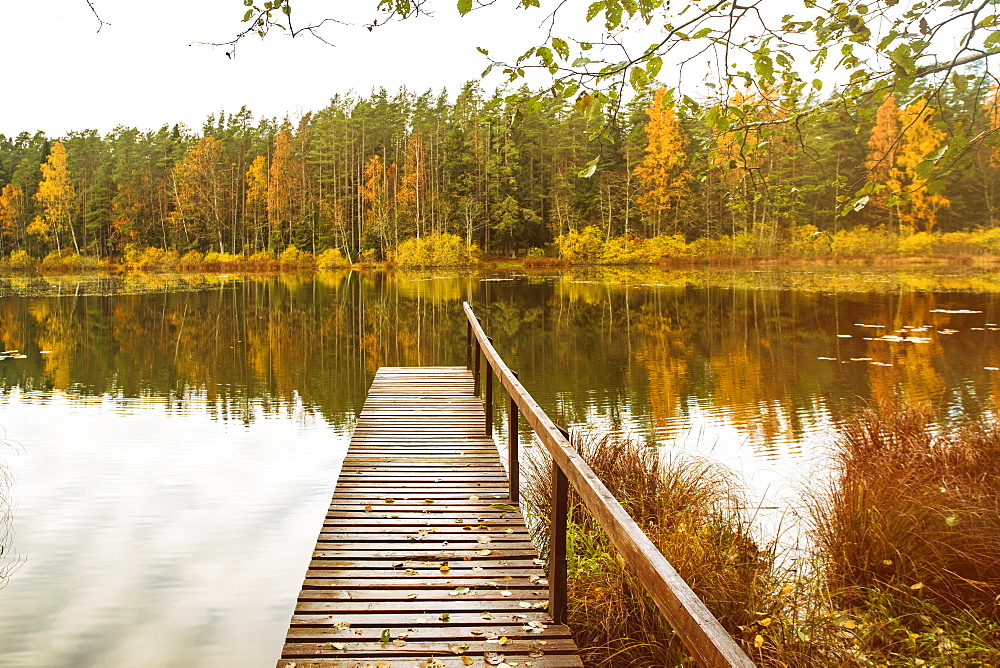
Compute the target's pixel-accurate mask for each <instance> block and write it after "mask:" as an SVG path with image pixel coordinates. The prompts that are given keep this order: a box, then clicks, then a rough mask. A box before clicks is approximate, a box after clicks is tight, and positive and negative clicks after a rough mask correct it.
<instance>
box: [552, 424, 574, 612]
mask: <svg viewBox="0 0 1000 668" xmlns="http://www.w3.org/2000/svg"><path fill="white" fill-rule="evenodd" d="M560 431H561V430H560ZM549 520H550V522H549V532H550V533H549V614H550V615H552V621H554V622H555V623H556V624H565V623H566V617H567V612H568V611H567V600H568V599H567V583H566V525H567V523H568V522H569V478H567V477H566V474H565V473H563V470H562V469H561V468H559V464H558V463H557V462H555V461H553V462H552V516H551V517H550V518H549Z"/></svg>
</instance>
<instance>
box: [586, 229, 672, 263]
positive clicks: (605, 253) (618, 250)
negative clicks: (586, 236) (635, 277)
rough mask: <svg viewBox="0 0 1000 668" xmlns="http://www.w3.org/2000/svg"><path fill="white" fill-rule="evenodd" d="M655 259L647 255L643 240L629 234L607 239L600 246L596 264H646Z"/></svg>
mask: <svg viewBox="0 0 1000 668" xmlns="http://www.w3.org/2000/svg"><path fill="white" fill-rule="evenodd" d="M656 259H657V258H655V257H654V256H653V255H651V254H650V253H649V248H648V247H647V245H646V243H645V240H643V239H637V238H635V237H633V236H632V235H631V234H628V235H625V236H621V237H615V238H613V239H608V240H607V241H605V242H603V243H602V244H601V251H600V254H599V255H598V257H597V258H596V262H597V264H646V263H651V262H655V261H656Z"/></svg>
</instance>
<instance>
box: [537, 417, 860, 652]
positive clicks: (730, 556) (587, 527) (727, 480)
mask: <svg viewBox="0 0 1000 668" xmlns="http://www.w3.org/2000/svg"><path fill="white" fill-rule="evenodd" d="M573 440H574V445H575V446H576V447H577V448H578V449H579V450H580V452H581V454H582V456H583V457H584V459H586V460H587V462H588V463H589V464H590V466H591V467H592V468H593V469H594V471H595V472H596V473H597V475H598V476H599V477H600V478H601V480H602V481H604V483H605V484H606V485H607V486H608V488H609V489H610V490H611V492H612V493H613V494H614V495H615V497H616V498H617V499H618V500H619V501H620V502H621V504H622V505H623V506H624V507H625V509H626V510H627V511H628V512H629V514H630V515H631V516H632V517H633V519H635V520H636V522H637V523H638V525H639V526H640V527H641V528H642V529H643V530H644V531H645V532H646V534H647V535H648V536H649V537H650V539H651V540H652V541H653V542H654V543H655V544H656V546H657V547H658V548H659V549H660V551H661V552H663V554H664V556H666V558H667V559H668V560H669V561H670V563H671V564H673V566H674V567H675V568H676V569H677V571H678V572H679V573H680V575H681V576H682V577H683V578H684V580H685V581H686V582H687V583H688V584H689V585H690V586H691V588H692V589H693V590H694V592H695V593H696V594H697V595H698V596H699V597H700V598H701V599H702V600H703V601H705V603H706V605H707V606H708V608H709V609H710V610H711V611H712V612H713V613H714V614H715V616H716V617H717V618H718V619H719V621H720V622H721V623H722V625H723V626H724V627H725V628H726V630H728V631H729V632H730V633H731V634H732V635H733V636H734V637H735V638H736V639H737V640H738V641H739V642H740V644H741V645H742V646H743V648H744V650H745V651H746V652H747V653H748V654H749V655H750V656H751V657H752V658H753V660H754V661H755V662H756V663H757V664H758V665H760V666H769V665H773V666H787V665H796V666H828V665H838V663H839V659H837V658H836V657H837V656H838V652H839V650H840V647H841V646H842V645H843V641H842V640H840V639H838V638H837V636H836V635H835V634H836V632H837V630H838V629H837V627H836V626H835V625H833V624H832V622H831V620H830V619H829V618H828V617H826V616H823V611H825V609H826V606H820V605H817V604H816V602H817V601H820V600H822V596H821V595H818V594H817V592H815V591H811V590H810V588H809V585H808V583H803V582H797V581H793V579H792V578H793V576H792V573H791V572H790V571H787V570H785V569H784V568H782V567H781V566H779V565H778V562H777V559H776V554H775V547H774V544H773V543H772V544H767V545H761V544H760V543H759V541H758V539H757V538H756V537H755V534H754V531H753V530H752V528H753V525H754V518H753V516H752V514H751V513H748V512H746V510H745V507H746V505H745V501H744V499H743V498H742V495H741V493H740V491H739V489H738V488H737V485H736V483H735V481H734V478H733V476H732V475H731V474H730V473H729V472H727V471H725V470H724V469H722V468H721V467H720V466H718V465H716V464H713V463H710V462H708V461H705V460H702V459H698V458H695V457H673V458H670V459H665V458H664V457H663V456H661V453H660V452H659V451H658V450H657V449H655V448H652V447H649V446H647V445H645V444H642V443H638V442H636V441H634V440H630V439H626V438H621V437H617V436H610V435H609V436H604V437H603V438H596V437H593V436H586V435H584V436H583V437H580V436H579V435H577V436H576V437H575V438H574V439H573ZM527 469H528V471H527V475H526V482H527V484H526V489H525V495H524V497H525V503H526V504H527V506H528V508H529V511H530V513H531V515H532V516H534V517H536V518H547V517H548V512H549V507H550V504H549V499H550V496H549V491H550V484H549V481H550V477H551V464H550V463H549V462H548V461H547V460H546V461H538V460H536V461H534V462H532V463H530V464H529V465H528V466H527ZM570 504H571V508H572V515H571V524H570V529H569V571H570V580H569V599H570V610H569V625H570V627H571V628H572V629H573V631H574V634H575V636H576V638H577V642H578V643H579V644H580V646H581V647H583V648H584V661H585V663H586V664H587V665H590V666H598V665H601V666H616V667H617V666H676V665H684V664H686V663H687V662H688V661H689V660H690V659H689V656H688V654H687V652H686V651H685V650H684V648H683V646H682V645H681V643H680V641H679V640H678V639H677V638H676V636H674V634H673V632H672V631H671V630H670V628H669V626H668V625H667V624H666V622H665V621H664V619H663V618H662V616H661V615H660V613H659V611H658V610H657V608H656V607H655V604H654V603H653V602H652V600H651V599H650V598H649V596H648V595H646V594H645V591H644V589H643V587H642V585H641V583H640V582H639V581H638V580H637V579H636V578H635V577H634V576H633V575H632V574H631V573H630V572H629V571H628V570H627V569H626V568H625V567H624V565H623V563H622V562H621V561H620V560H619V557H618V556H617V555H616V553H615V551H614V548H613V547H612V545H611V544H610V541H609V540H608V539H607V538H606V536H605V535H604V532H603V530H602V529H601V528H600V527H599V526H598V524H597V523H596V521H595V520H594V519H593V517H591V515H590V514H589V513H588V512H587V511H586V510H585V509H584V508H583V506H582V505H581V503H580V499H579V498H577V497H575V496H571V498H570ZM535 529H536V533H537V538H538V539H539V542H540V543H541V544H542V545H543V547H545V544H546V542H547V539H548V534H547V531H548V526H547V524H545V522H544V521H541V520H540V521H537V522H535ZM803 629H808V633H807V632H806V631H804V630H803Z"/></svg>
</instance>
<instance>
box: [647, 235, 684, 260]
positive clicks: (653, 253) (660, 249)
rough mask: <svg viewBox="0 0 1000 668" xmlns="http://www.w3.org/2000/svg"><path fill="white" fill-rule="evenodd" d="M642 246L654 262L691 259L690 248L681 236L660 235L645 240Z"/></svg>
mask: <svg viewBox="0 0 1000 668" xmlns="http://www.w3.org/2000/svg"><path fill="white" fill-rule="evenodd" d="M644 245H645V246H646V252H647V253H648V254H649V256H650V257H652V258H653V259H654V260H663V259H667V258H672V257H691V256H692V255H693V253H692V252H691V247H690V245H688V243H687V242H686V241H685V240H684V236H683V235H681V234H673V235H667V234H661V235H658V236H655V237H652V238H649V239H646V241H645V243H644Z"/></svg>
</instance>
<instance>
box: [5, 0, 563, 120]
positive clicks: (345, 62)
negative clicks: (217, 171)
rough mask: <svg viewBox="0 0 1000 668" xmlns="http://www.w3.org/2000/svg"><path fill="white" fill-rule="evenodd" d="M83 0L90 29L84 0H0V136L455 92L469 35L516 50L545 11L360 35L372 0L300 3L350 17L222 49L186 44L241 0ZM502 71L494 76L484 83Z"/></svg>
mask: <svg viewBox="0 0 1000 668" xmlns="http://www.w3.org/2000/svg"><path fill="white" fill-rule="evenodd" d="M92 1H93V3H94V6H95V8H96V9H97V11H98V12H99V14H100V16H101V18H102V19H104V20H105V21H106V22H107V23H108V24H109V25H106V26H104V27H103V28H102V29H101V31H100V32H97V28H98V25H99V24H98V22H97V20H96V19H95V18H94V15H93V14H92V13H91V11H90V9H89V7H88V6H87V2H86V0H44V2H43V1H40V0H32V1H31V2H19V3H14V2H11V3H5V7H4V23H3V38H2V39H0V57H2V62H3V63H5V67H4V74H3V82H4V87H3V88H4V94H3V100H4V103H3V104H2V106H0V133H2V134H6V135H8V136H11V135H15V134H17V133H18V132H21V131H23V130H26V131H29V132H34V131H35V130H43V131H45V132H46V133H47V134H49V135H50V136H60V135H62V134H64V133H66V132H67V131H69V130H82V129H89V128H93V129H97V130H99V131H101V132H107V131H109V130H111V129H112V128H114V127H115V126H117V125H129V126H136V127H139V128H142V129H146V128H157V127H159V126H160V125H162V124H164V123H175V122H182V123H186V124H188V125H189V126H192V127H195V128H197V127H200V125H201V123H202V121H203V120H204V119H205V117H206V116H208V114H210V113H213V112H217V111H219V110H220V109H225V110H226V111H237V110H238V109H239V108H240V106H242V105H246V106H247V107H248V108H249V109H250V110H251V111H253V112H254V114H255V115H257V116H258V117H259V116H279V117H280V116H284V115H285V114H290V115H292V116H294V115H295V114H297V113H302V112H304V111H310V110H317V109H320V108H322V107H323V106H325V105H326V103H327V102H328V101H329V99H330V97H331V96H332V95H334V94H336V93H344V92H347V91H349V90H354V91H356V92H360V93H364V94H367V93H368V92H370V91H371V90H372V88H377V87H380V86H385V87H386V88H388V89H390V90H395V89H397V88H398V87H400V86H406V87H407V88H409V89H411V90H414V91H417V92H422V91H424V90H426V89H427V88H433V89H435V90H438V89H440V88H441V87H443V86H447V87H448V89H449V90H450V91H452V92H454V91H455V90H456V89H457V88H458V87H459V86H461V84H462V83H463V82H465V81H468V80H470V79H474V78H477V77H478V76H479V75H480V73H481V72H482V71H483V70H484V69H485V67H486V65H487V64H488V62H487V61H486V59H485V58H484V57H483V56H481V55H480V54H479V53H477V52H476V49H475V47H476V46H480V45H482V46H495V45H498V44H501V43H508V44H510V45H511V46H510V47H508V49H507V55H508V56H513V55H516V53H520V51H517V52H516V53H515V50H516V49H517V48H518V47H520V48H521V50H523V48H526V47H527V46H528V42H529V41H530V40H531V39H532V37H533V36H535V35H537V34H538V31H537V29H535V26H537V25H538V24H539V22H540V21H541V20H542V19H544V13H543V12H541V11H534V12H532V13H531V16H530V17H526V15H525V14H524V12H523V11H516V10H508V9H506V8H495V7H494V8H488V11H480V12H473V13H472V14H470V15H469V16H466V17H459V16H458V14H457V12H456V11H455V9H454V7H455V3H454V0H448V1H444V2H440V3H438V5H439V6H440V9H439V10H438V14H437V15H436V16H434V17H433V18H425V17H420V18H418V19H416V20H414V21H412V22H406V23H399V24H389V25H387V26H384V27H381V26H380V27H378V28H376V29H375V30H373V31H371V32H368V31H367V30H366V29H365V28H364V25H363V24H364V23H368V22H370V21H371V20H372V19H374V18H377V15H376V14H375V12H374V11H371V12H369V11H368V8H369V7H374V6H375V2H374V0H371V1H370V2H365V1H364V0H353V1H351V2H336V1H335V0H298V1H297V3H296V5H295V6H296V8H297V10H298V11H297V12H296V15H297V16H298V15H301V16H303V17H305V16H319V15H320V8H321V7H326V8H330V7H337V6H341V7H347V9H338V10H337V11H338V12H342V13H341V14H340V15H341V16H346V18H347V19H349V20H352V21H356V22H357V25H354V26H342V27H336V28H335V29H333V30H330V31H328V32H327V33H326V34H327V35H328V36H329V37H330V39H331V40H332V41H334V42H335V44H336V45H335V46H332V47H331V46H327V45H325V44H323V43H321V42H319V41H318V40H315V39H313V38H310V37H308V36H305V37H301V38H298V39H294V40H291V39H287V38H280V37H279V38H274V39H272V38H268V39H267V40H265V41H263V42H261V40H259V39H256V38H253V39H247V40H245V41H244V42H242V43H241V44H240V46H239V48H238V51H237V56H236V58H234V59H229V58H227V57H226V55H225V51H226V49H225V48H213V47H210V46H204V45H199V44H197V43H198V42H213V41H224V40H226V39H229V38H231V37H232V35H233V34H234V33H235V32H236V30H237V29H238V28H239V27H241V26H242V24H241V23H240V21H239V19H240V18H241V17H242V3H241V2H240V0H170V1H169V2H154V1H152V0H92ZM357 7H363V8H365V11H364V13H358V12H357ZM352 11H353V15H347V14H346V12H352ZM526 18H527V19H528V20H525V19H526ZM494 53H496V51H494ZM500 82H501V79H500V78H499V77H496V78H493V79H491V81H490V82H488V84H489V85H490V87H491V88H492V87H493V86H496V85H497V84H499V83H500Z"/></svg>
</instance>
